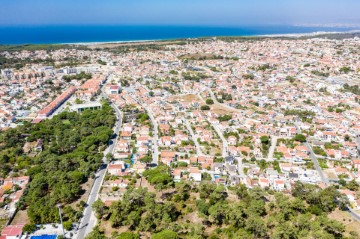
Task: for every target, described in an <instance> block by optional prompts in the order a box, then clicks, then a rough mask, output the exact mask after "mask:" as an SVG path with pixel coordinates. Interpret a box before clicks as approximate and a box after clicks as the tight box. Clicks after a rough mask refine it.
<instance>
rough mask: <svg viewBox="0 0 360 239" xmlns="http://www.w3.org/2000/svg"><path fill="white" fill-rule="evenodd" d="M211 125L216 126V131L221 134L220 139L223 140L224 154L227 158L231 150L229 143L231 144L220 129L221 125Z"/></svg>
mask: <svg viewBox="0 0 360 239" xmlns="http://www.w3.org/2000/svg"><path fill="white" fill-rule="evenodd" d="M211 125H212V126H213V127H214V129H215V131H216V133H217V134H218V135H219V137H220V139H221V141H222V143H223V147H222V156H223V157H224V158H225V157H227V156H229V152H228V145H229V144H228V142H227V140H226V139H225V137H224V134H223V133H222V132H221V130H220V129H219V127H218V126H217V125H215V124H211Z"/></svg>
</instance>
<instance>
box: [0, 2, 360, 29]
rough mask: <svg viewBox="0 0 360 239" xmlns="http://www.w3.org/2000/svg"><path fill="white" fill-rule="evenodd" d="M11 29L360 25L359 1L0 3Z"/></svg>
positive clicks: (0, 18) (0, 21)
mask: <svg viewBox="0 0 360 239" xmlns="http://www.w3.org/2000/svg"><path fill="white" fill-rule="evenodd" d="M0 2H1V3H0V26H8V25H102V24H104V25H197V26H244V25H268V24H272V25H315V24H323V25H324V24H327V25H335V24H355V25H360V14H359V10H360V0H161V1H160V0H1V1H0Z"/></svg>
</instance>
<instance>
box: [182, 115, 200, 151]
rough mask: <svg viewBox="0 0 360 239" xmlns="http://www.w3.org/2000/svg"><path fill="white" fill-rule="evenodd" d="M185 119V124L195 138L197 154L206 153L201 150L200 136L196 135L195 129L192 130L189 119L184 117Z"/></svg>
mask: <svg viewBox="0 0 360 239" xmlns="http://www.w3.org/2000/svg"><path fill="white" fill-rule="evenodd" d="M183 121H184V122H185V125H186V128H187V130H188V131H189V132H190V134H191V137H192V139H193V140H194V143H195V147H196V154H197V155H204V154H203V153H202V152H201V148H200V144H199V142H198V137H197V136H196V135H195V133H194V131H193V130H192V128H191V125H190V123H189V121H188V120H187V119H185V118H183Z"/></svg>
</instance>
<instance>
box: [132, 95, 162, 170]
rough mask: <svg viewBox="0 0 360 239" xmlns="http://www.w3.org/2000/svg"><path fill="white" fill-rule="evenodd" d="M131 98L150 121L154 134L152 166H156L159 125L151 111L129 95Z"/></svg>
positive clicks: (157, 160) (157, 161)
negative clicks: (143, 110) (146, 114)
mask: <svg viewBox="0 0 360 239" xmlns="http://www.w3.org/2000/svg"><path fill="white" fill-rule="evenodd" d="M131 97H132V98H133V99H134V100H135V101H136V102H138V103H139V104H140V105H141V106H142V107H143V108H144V109H145V110H146V112H147V113H148V115H149V117H150V120H151V122H152V125H153V128H154V133H153V143H152V147H153V153H152V158H153V160H152V165H157V164H158V163H159V125H158V123H157V121H156V120H155V117H154V115H153V113H152V111H151V109H150V108H149V107H148V106H146V105H145V104H144V103H143V102H142V101H141V100H140V99H137V98H136V97H135V96H133V95H131Z"/></svg>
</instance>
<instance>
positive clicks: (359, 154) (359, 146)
mask: <svg viewBox="0 0 360 239" xmlns="http://www.w3.org/2000/svg"><path fill="white" fill-rule="evenodd" d="M356 143H357V148H358V156H359V157H360V134H359V135H358V136H357V137H356Z"/></svg>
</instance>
